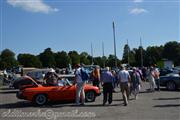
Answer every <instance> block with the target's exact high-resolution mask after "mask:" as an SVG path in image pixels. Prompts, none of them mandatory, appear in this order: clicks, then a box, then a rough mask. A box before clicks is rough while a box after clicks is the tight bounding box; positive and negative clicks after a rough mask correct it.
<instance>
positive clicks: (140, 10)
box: [129, 8, 148, 15]
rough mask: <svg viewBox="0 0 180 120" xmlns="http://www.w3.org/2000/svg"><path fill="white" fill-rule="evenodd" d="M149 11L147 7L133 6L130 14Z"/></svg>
mask: <svg viewBox="0 0 180 120" xmlns="http://www.w3.org/2000/svg"><path fill="white" fill-rule="evenodd" d="M147 12H148V11H147V10H146V9H143V8H133V9H131V10H129V13H130V14H134V15H138V14H142V13H147Z"/></svg>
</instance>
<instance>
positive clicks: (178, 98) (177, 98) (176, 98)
mask: <svg viewBox="0 0 180 120" xmlns="http://www.w3.org/2000/svg"><path fill="white" fill-rule="evenodd" d="M153 100H180V97H175V98H156V99H153Z"/></svg>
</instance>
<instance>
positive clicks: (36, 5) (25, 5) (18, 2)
mask: <svg viewBox="0 0 180 120" xmlns="http://www.w3.org/2000/svg"><path fill="white" fill-rule="evenodd" d="M7 3H8V4H10V5H12V6H14V7H19V8H22V9H24V10H26V11H30V12H40V13H49V12H57V11H58V9H57V8H52V7H51V6H49V5H47V4H45V3H44V2H43V0H7Z"/></svg>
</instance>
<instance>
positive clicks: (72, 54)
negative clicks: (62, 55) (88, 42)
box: [68, 51, 80, 67]
mask: <svg viewBox="0 0 180 120" xmlns="http://www.w3.org/2000/svg"><path fill="white" fill-rule="evenodd" d="M68 55H69V57H70V58H71V63H72V66H73V67H74V66H75V65H76V64H78V63H80V56H79V54H78V52H76V51H70V52H69V53H68Z"/></svg>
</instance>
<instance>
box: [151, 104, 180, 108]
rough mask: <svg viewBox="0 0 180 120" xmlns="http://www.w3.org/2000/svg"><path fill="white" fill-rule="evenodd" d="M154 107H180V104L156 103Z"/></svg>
mask: <svg viewBox="0 0 180 120" xmlns="http://www.w3.org/2000/svg"><path fill="white" fill-rule="evenodd" d="M153 107H160V108H164V107H180V104H166V105H155V106H153Z"/></svg>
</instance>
